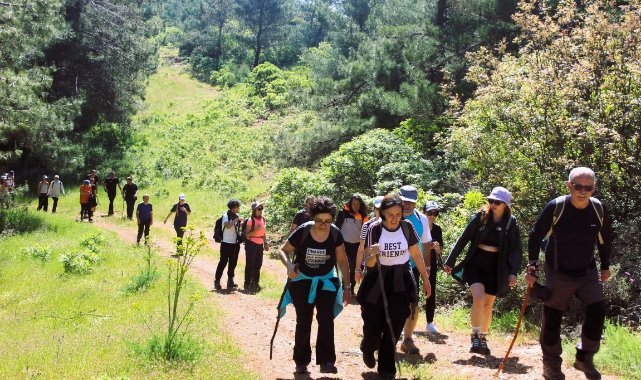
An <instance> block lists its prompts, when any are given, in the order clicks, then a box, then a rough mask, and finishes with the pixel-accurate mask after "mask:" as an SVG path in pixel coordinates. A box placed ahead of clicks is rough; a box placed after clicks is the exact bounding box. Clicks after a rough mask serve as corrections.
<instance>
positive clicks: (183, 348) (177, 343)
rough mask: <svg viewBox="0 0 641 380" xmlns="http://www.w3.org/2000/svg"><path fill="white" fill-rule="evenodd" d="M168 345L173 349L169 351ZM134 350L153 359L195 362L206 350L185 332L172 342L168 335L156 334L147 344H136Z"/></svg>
mask: <svg viewBox="0 0 641 380" xmlns="http://www.w3.org/2000/svg"><path fill="white" fill-rule="evenodd" d="M167 347H171V349H170V350H169V351H168V349H167ZM134 351H135V352H136V353H137V354H139V355H144V356H146V357H147V358H148V359H151V360H165V361H174V362H175V361H180V362H194V361H196V360H197V359H199V358H200V357H201V356H202V354H203V352H204V350H203V346H202V343H200V342H199V341H197V340H195V339H194V338H192V337H190V336H189V335H184V334H181V335H178V336H177V337H175V338H174V339H173V341H172V342H171V344H170V343H169V342H168V340H167V336H166V335H164V334H162V335H154V336H152V337H151V339H149V341H148V342H147V345H146V346H136V347H135V348H134Z"/></svg>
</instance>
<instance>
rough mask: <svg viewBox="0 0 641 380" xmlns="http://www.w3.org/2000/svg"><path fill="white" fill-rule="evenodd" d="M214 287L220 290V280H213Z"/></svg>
mask: <svg viewBox="0 0 641 380" xmlns="http://www.w3.org/2000/svg"><path fill="white" fill-rule="evenodd" d="M214 288H215V289H216V290H221V289H222V288H223V287H222V286H220V281H214Z"/></svg>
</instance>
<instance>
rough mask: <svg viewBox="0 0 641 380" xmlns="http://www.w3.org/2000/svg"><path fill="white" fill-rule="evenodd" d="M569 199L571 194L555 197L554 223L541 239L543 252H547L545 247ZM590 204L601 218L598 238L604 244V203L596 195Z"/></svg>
mask: <svg viewBox="0 0 641 380" xmlns="http://www.w3.org/2000/svg"><path fill="white" fill-rule="evenodd" d="M568 199H569V195H562V196H560V197H556V198H555V199H554V214H553V215H552V225H551V226H550V230H549V231H548V233H547V234H546V235H545V238H544V239H543V240H542V241H541V251H543V252H545V248H546V247H547V244H548V242H549V241H550V236H552V234H553V233H554V231H553V230H554V226H555V225H556V224H557V223H558V222H559V219H561V216H562V215H563V211H564V210H565V203H566V202H567V200H568ZM590 205H591V206H592V208H593V209H594V212H596V216H597V219H598V220H599V234H598V240H599V244H603V243H604V240H603V235H601V228H602V227H603V218H604V211H603V204H602V203H601V201H600V200H598V199H596V198H594V197H590Z"/></svg>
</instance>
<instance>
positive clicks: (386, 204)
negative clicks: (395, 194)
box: [380, 199, 403, 208]
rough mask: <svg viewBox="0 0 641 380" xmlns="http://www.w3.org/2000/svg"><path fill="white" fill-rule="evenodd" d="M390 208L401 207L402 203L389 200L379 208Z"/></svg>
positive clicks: (396, 200) (398, 200)
mask: <svg viewBox="0 0 641 380" xmlns="http://www.w3.org/2000/svg"><path fill="white" fill-rule="evenodd" d="M392 206H403V201H402V200H400V199H391V200H388V201H385V202H383V203H382V204H381V207H380V208H390V207H392Z"/></svg>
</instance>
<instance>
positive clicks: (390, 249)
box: [378, 227, 416, 265]
mask: <svg viewBox="0 0 641 380" xmlns="http://www.w3.org/2000/svg"><path fill="white" fill-rule="evenodd" d="M411 233H412V234H414V235H416V234H415V233H414V232H413V231H411ZM378 245H379V246H380V249H381V256H380V260H381V265H400V264H405V263H406V262H408V261H409V259H410V250H409V244H408V242H407V240H406V239H405V235H403V229H402V228H400V227H399V228H398V229H397V230H396V231H393V232H392V231H388V230H387V229H386V228H385V227H383V228H382V232H381V237H380V239H379V240H378Z"/></svg>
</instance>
